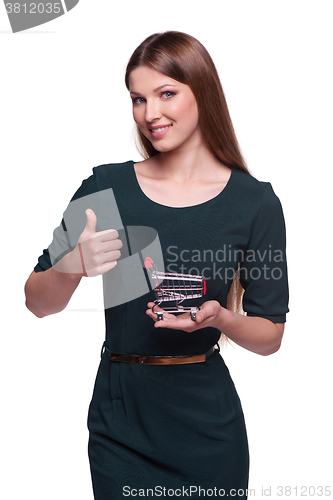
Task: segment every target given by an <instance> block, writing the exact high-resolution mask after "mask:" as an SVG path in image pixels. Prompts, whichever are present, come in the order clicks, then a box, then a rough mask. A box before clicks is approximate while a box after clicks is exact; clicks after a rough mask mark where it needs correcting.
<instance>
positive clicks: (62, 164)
mask: <svg viewBox="0 0 333 500" xmlns="http://www.w3.org/2000/svg"><path fill="white" fill-rule="evenodd" d="M169 29H172V30H179V31H185V32H187V33H190V34H191V35H193V36H195V37H196V38H198V39H199V40H200V41H201V42H202V43H203V44H204V45H205V46H206V48H207V49H208V51H209V52H210V53H211V55H212V57H213V59H214V61H215V63H216V66H217V69H218V71H219V74H220V77H221V80H222V84H223V87H224V91H225V94H226V98H227V101H228V104H229V108H230V113H231V116H232V119H233V123H234V126H235V129H236V133H237V136H238V139H239V142H240V145H241V148H242V151H243V153H244V156H245V158H246V160H247V163H248V166H249V168H250V170H251V172H252V174H253V175H254V176H255V177H257V178H258V179H259V180H263V181H267V180H268V181H270V182H271V183H272V185H273V188H274V190H275V192H276V194H277V195H278V196H279V198H280V200H281V202H282V205H283V208H284V213H285V218H286V223H287V239H288V241H287V243H288V263H289V278H290V310H291V312H290V313H289V315H288V319H287V324H286V330H285V336H284V340H283V345H282V347H281V349H280V351H279V352H278V353H276V354H274V355H272V356H268V357H261V356H258V355H255V354H252V353H250V352H247V351H245V350H243V349H241V348H239V347H230V346H229V347H227V348H226V350H225V351H224V353H223V355H224V357H225V360H226V363H227V365H228V366H229V369H230V371H231V374H232V377H233V379H234V382H235V384H236V387H237V389H238V392H239V395H240V398H241V400H242V404H243V409H244V413H245V418H246V423H247V429H248V437H249V444H250V453H251V469H250V485H249V486H250V488H254V489H255V491H256V497H262V496H263V495H262V492H261V488H262V487H264V488H266V489H267V488H269V487H271V488H272V489H271V496H272V497H273V498H278V490H277V486H279V485H280V486H283V487H287V486H290V487H292V488H293V490H292V492H293V494H292V495H290V496H287V494H284V495H283V496H282V498H298V497H299V496H300V495H301V492H303V493H304V495H303V496H306V497H308V496H311V495H312V496H313V491H312V490H309V488H310V487H311V486H314V487H318V486H330V485H332V460H331V448H332V433H331V422H332V405H331V401H330V400H331V394H332V370H331V364H332V363H331V358H332V326H331V317H330V311H331V308H332V306H331V297H330V295H331V288H330V287H329V285H330V283H331V272H332V269H331V267H332V266H331V260H332V235H331V231H332V222H331V205H332V204H331V181H332V175H331V170H332V167H333V164H332V111H333V109H332V88H333V81H332V69H331V66H332V43H333V40H332V38H333V37H332V3H331V2H329V1H322V0H319V1H316V2H309V1H295V0H289V1H281V0H280V1H257V0H251V1H244V0H238V1H237V2H232V1H230V0H227V1H225V0H219V1H212V0H205V2H202V3H200V4H199V3H198V2H193V1H187V0H184V1H182V0H180V1H178V2H170V1H169V2H156V1H154V2H150V1H149V2H148V1H144V0H141V1H140V2H138V1H133V0H127V1H126V2H120V1H118V2H111V1H110V0H93V1H87V0H81V1H80V3H79V4H78V5H77V6H76V7H75V8H74V9H73V10H72V11H70V12H69V13H68V14H66V15H64V16H62V17H60V18H58V19H56V20H54V21H52V22H49V23H48V24H45V25H42V26H39V27H36V28H33V29H31V30H27V31H25V32H21V33H16V34H12V33H11V28H10V25H9V21H8V18H7V16H6V12H5V8H4V7H3V6H2V5H0V51H1V81H0V89H1V97H0V98H1V149H0V156H1V201H2V203H1V205H2V209H1V226H2V231H1V262H2V270H1V284H2V286H1V317H2V321H1V323H2V326H1V351H0V352H1V407H2V410H1V427H0V432H1V447H0V450H1V455H2V458H1V460H2V465H1V475H2V480H1V485H0V496H1V498H3V499H5V500H12V499H15V500H16V499H19V498H20V499H24V498H33V499H34V500H46V499H47V500H53V499H54V500H59V499H62V500H73V499H80V500H92V498H93V495H92V488H91V481H90V471H89V463H88V457H87V440H88V432H87V428H86V417H87V411H88V405H89V402H90V398H91V394H92V389H93V384H94V379H95V374H96V370H97V367H98V363H99V352H100V347H101V344H102V342H103V339H104V317H103V312H101V311H100V310H99V309H100V305H101V290H100V289H99V285H100V282H99V278H96V279H95V280H94V279H86V280H83V281H84V282H83V283H82V284H81V285H80V289H79V290H78V291H77V293H76V295H75V296H74V297H73V299H72V301H71V302H70V304H69V306H68V308H67V310H66V311H64V312H62V313H61V314H58V315H54V316H50V317H46V318H43V319H37V318H36V317H34V316H33V315H32V314H31V313H30V312H29V311H28V310H27V309H26V308H25V305H24V291H23V288H24V283H25V281H26V279H27V278H28V276H29V274H30V272H31V271H32V269H33V267H34V265H35V264H36V261H37V257H38V256H39V255H40V253H41V251H42V249H43V248H46V247H47V246H48V244H49V243H50V241H51V238H52V231H53V229H54V227H56V226H57V225H58V224H59V222H60V220H61V216H62V212H63V210H64V209H65V208H66V206H67V204H68V202H69V199H70V198H71V196H72V195H73V193H74V192H75V191H76V189H77V188H78V187H79V185H80V184H81V181H82V180H83V179H84V178H86V177H88V176H89V175H90V174H91V169H92V167H94V166H96V165H100V164H102V163H110V162H118V161H119V162H121V161H126V160H129V159H133V160H136V161H138V160H139V159H140V157H139V155H138V153H137V152H136V150H135V147H134V144H133V141H132V138H131V135H132V117H131V102H130V99H129V97H128V95H127V90H126V88H125V85H124V83H123V75H124V70H125V67H126V63H127V61H128V58H129V57H130V55H131V53H132V51H133V50H134V49H135V47H136V46H137V45H138V44H139V43H140V42H141V41H142V40H143V39H144V38H146V37H147V36H148V35H150V34H152V33H155V32H159V31H165V30H169ZM89 308H90V309H93V310H90V311H88V310H87V309H89ZM131 486H133V487H135V485H131ZM302 486H305V487H306V488H308V489H307V490H306V489H304V490H301V487H302ZM296 487H297V488H298V492H297V493H298V495H297V496H296V489H295V488H296ZM317 491H318V490H317ZM331 491H332V493H331V494H332V495H333V488H332V489H331ZM268 493H269V491H266V496H267V495H268ZM285 493H286V492H285ZM252 496H254V495H252ZM319 496H320V494H318V495H317V497H319Z"/></svg>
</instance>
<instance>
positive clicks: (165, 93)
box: [162, 91, 175, 99]
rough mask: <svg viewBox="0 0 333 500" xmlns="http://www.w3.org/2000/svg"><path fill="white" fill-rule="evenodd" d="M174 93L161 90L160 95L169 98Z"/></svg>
mask: <svg viewBox="0 0 333 500" xmlns="http://www.w3.org/2000/svg"><path fill="white" fill-rule="evenodd" d="M174 95H175V93H174V92H169V91H167V92H163V94H162V96H164V97H165V98H166V99H170V97H173V96H174Z"/></svg>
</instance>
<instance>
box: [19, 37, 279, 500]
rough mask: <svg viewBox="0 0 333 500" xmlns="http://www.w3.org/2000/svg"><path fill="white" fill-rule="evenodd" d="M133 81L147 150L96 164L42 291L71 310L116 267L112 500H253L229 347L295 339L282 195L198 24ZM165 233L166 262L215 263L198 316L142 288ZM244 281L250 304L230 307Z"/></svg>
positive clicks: (103, 368) (142, 54)
mask: <svg viewBox="0 0 333 500" xmlns="http://www.w3.org/2000/svg"><path fill="white" fill-rule="evenodd" d="M126 85H127V88H128V90H129V92H130V96H131V99H132V101H133V116H134V120H135V122H136V124H137V128H138V134H139V141H140V147H141V150H142V154H143V156H144V158H145V159H144V161H142V162H140V163H133V162H132V161H128V162H125V163H123V164H107V165H101V166H99V167H97V168H94V169H93V175H92V176H91V177H89V178H88V179H87V180H85V181H84V182H83V183H82V185H81V187H80V188H79V190H78V191H77V192H76V193H75V195H74V197H73V199H72V202H71V204H70V206H69V207H68V209H67V210H66V212H65V215H64V219H63V221H62V224H61V226H59V228H58V229H57V230H56V231H55V233H54V239H53V242H52V244H51V245H50V247H49V250H44V253H43V255H42V256H41V257H40V258H39V262H38V264H37V266H36V267H35V269H34V272H33V273H32V274H31V276H30V277H29V279H28V281H27V284H26V304H27V307H28V308H29V309H30V310H31V311H32V312H34V314H35V315H36V316H38V317H42V316H45V315H47V314H53V313H56V312H59V311H61V310H62V309H64V307H65V306H66V305H67V303H68V301H69V299H70V297H71V296H72V294H73V292H74V290H75V289H76V287H77V286H78V284H79V282H80V280H81V278H82V277H83V276H96V275H100V274H103V281H104V293H105V297H106V298H105V317H106V340H105V343H104V346H103V350H102V356H101V363H100V366H99V370H98V373H97V378H96V382H95V387H94V393H93V397H92V401H91V404H90V408H89V416H88V427H89V431H90V437H89V459H90V465H91V473H92V481H93V489H94V495H95V498H96V499H97V500H107V499H111V498H115V499H116V498H123V496H130V495H138V496H144V495H146V496H148V495H150V496H154V495H156V496H161V495H164V496H172V495H174V496H183V497H186V496H191V497H192V498H197V497H198V498H199V497H201V496H203V494H204V491H205V493H206V495H211V496H222V495H224V496H232V497H233V498H242V499H244V498H246V488H247V484H248V467H249V460H248V446H247V437H246V428H245V423H244V417H243V412H242V407H241V403H240V400H239V398H238V395H237V392H236V389H235V387H234V384H233V382H232V380H231V378H230V375H229V371H228V369H227V367H226V365H225V363H224V361H223V359H222V357H221V355H220V354H219V349H217V348H216V347H214V346H217V343H218V341H219V339H220V337H221V332H223V334H222V335H223V336H225V337H226V338H229V339H231V340H232V341H233V342H236V343H237V344H238V345H240V346H242V347H244V348H245V349H248V350H250V351H252V352H255V353H258V354H261V355H269V354H271V353H274V352H275V351H277V350H278V349H279V347H280V344H281V339H282V335H283V330H284V322H285V320H286V312H288V304H287V303H288V284H287V270H286V258H285V227H284V219H283V214H282V209H281V205H280V202H279V200H278V198H277V197H276V195H275V194H274V192H273V190H272V188H271V185H270V184H269V183H262V182H259V181H257V180H256V179H254V178H253V177H252V176H251V175H250V174H249V173H248V170H247V168H246V166H245V164H244V161H243V159H242V156H241V153H240V151H239V147H238V144H237V140H236V137H235V133H234V130H233V127H232V123H231V120H230V116H229V113H228V108H227V105H226V102H225V98H224V95H223V91H222V87H221V84H220V81H219V78H218V75H217V72H216V69H215V66H214V64H213V62H212V60H211V58H210V56H209V54H208V53H207V51H206V50H205V48H204V47H203V46H202V45H201V44H200V43H199V42H198V41H197V40H196V39H194V38H193V37H191V36H189V35H187V34H184V33H180V32H172V31H170V32H166V33H162V34H155V35H152V36H150V37H149V38H147V39H146V40H145V41H144V42H143V43H142V44H141V45H140V46H139V47H138V48H137V49H136V50H135V52H134V53H133V55H132V57H131V59H130V61H129V63H128V66H127V71H126ZM96 194H97V198H98V201H97V202H96ZM101 197H103V200H104V201H103V202H101V199H102V198H101ZM111 204H113V205H112V207H113V208H112V210H111V209H110V206H111ZM73 207H74V208H73ZM115 207H116V209H115V210H113V209H114V208H115ZM73 211H74V212H75V214H76V215H75V217H74V219H73V218H72V219H71V214H72V212H73ZM111 212H112V213H113V214H115V215H114V216H112V218H111V219H112V222H110V224H109V223H107V224H106V223H104V224H100V225H99V226H98V224H99V221H100V220H101V219H102V218H103V216H104V215H105V214H106V213H108V214H109V213H111ZM78 214H80V215H78ZM82 214H83V216H84V217H83V218H82ZM119 216H120V217H119ZM117 217H118V218H117ZM73 220H74V223H71V222H70V221H72V222H73ZM69 226H72V227H73V228H74V229H72V234H70V233H71V231H70V229H69ZM111 228H112V229H111ZM133 228H134V229H133ZM135 228H139V229H138V230H137V231H136V232H135ZM145 228H146V229H145ZM147 228H148V229H147ZM101 229H103V230H102V231H101ZM149 230H151V231H152V233H149ZM143 233H144V236H142V234H143ZM156 235H157V236H156ZM155 236H156V237H155ZM140 238H141V240H140ZM153 243H154V244H153ZM154 245H155V246H154ZM159 248H160V250H161V252H162V264H163V265H164V270H165V271H166V272H168V271H169V272H182V273H185V274H197V275H201V276H203V277H205V278H206V284H207V291H206V295H205V296H203V297H202V298H201V299H193V305H200V310H199V311H198V312H197V314H196V315H195V318H194V319H192V318H191V316H190V314H189V313H183V314H181V315H174V314H171V313H167V312H165V313H164V314H163V321H158V316H157V313H158V312H160V311H161V308H159V307H156V306H155V307H154V302H153V300H154V297H155V296H154V292H153V290H152V289H151V290H150V291H148V292H147V293H143V291H142V290H143V288H142V289H141V288H140V286H141V285H140V286H138V287H137V288H136V289H135V291H133V290H134V288H135V287H136V285H137V283H139V282H140V283H141V281H140V279H141V278H140V276H139V275H140V272H141V273H144V272H145V271H143V267H144V266H143V258H144V257H147V255H148V253H147V252H150V251H151V252H153V254H154V260H155V261H156V259H157V260H158V259H159V255H158V252H159ZM147 249H148V250H147ZM124 253H125V254H126V258H124ZM130 256H131V257H130ZM151 256H152V255H151ZM155 256H156V259H155ZM130 258H132V261H130V260H129V259H130ZM133 262H135V265H134V264H133ZM138 263H139V265H138ZM116 264H117V265H116ZM132 264H133V265H132ZM121 266H123V267H121ZM129 268H130V270H131V272H127V270H128V269H129ZM133 269H134V270H135V271H134V272H133ZM194 269H195V272H193V271H194ZM116 270H117V272H118V274H117V272H116ZM128 276H130V278H129V281H128V282H127V283H130V286H129V287H128V289H127V292H126V293H125V292H124V290H125V289H126V279H127V278H128ZM146 278H147V276H146ZM148 282H149V280H148ZM239 283H240V284H241V285H242V287H243V288H244V290H245V292H244V295H243V302H242V304H243V308H244V311H245V312H246V313H247V315H246V316H245V315H243V314H239V313H238V312H235V311H233V310H231V309H230V305H229V308H227V303H228V304H232V303H234V304H235V300H234V298H235V297H236V295H237V286H238V284H239ZM110 290H111V292H110ZM235 290H236V291H235ZM131 293H132V295H131ZM235 294H236V295H235ZM120 296H121V298H119V297H120ZM236 298H237V297H236ZM238 298H239V294H238ZM189 302H191V301H189ZM236 302H237V300H236ZM147 303H148V308H147ZM161 305H162V304H161ZM238 305H239V300H238ZM145 312H146V313H147V314H145ZM139 365H140V366H139ZM156 365H158V366H156ZM163 488H164V489H163ZM200 488H201V490H200ZM208 490H210V491H208Z"/></svg>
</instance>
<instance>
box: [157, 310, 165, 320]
mask: <svg viewBox="0 0 333 500" xmlns="http://www.w3.org/2000/svg"><path fill="white" fill-rule="evenodd" d="M156 314H157V321H163V311H156Z"/></svg>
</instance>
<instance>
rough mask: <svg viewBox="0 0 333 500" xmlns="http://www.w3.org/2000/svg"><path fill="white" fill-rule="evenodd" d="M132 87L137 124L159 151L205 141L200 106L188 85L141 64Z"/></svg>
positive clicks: (134, 115) (186, 146) (132, 78)
mask: <svg viewBox="0 0 333 500" xmlns="http://www.w3.org/2000/svg"><path fill="white" fill-rule="evenodd" d="M129 88H130V95H131V99H132V102H133V117H134V120H135V123H136V124H137V125H138V127H139V129H140V130H141V132H142V133H143V134H144V135H145V136H146V137H147V139H149V141H150V142H151V143H152V145H153V146H154V148H155V149H156V150H157V151H160V152H167V151H174V150H176V149H178V148H182V150H183V149H184V148H191V147H193V146H195V145H198V144H201V143H202V137H201V132H200V127H199V113H198V106H197V102H196V100H195V97H194V95H193V92H192V90H191V89H190V87H189V86H188V85H184V84H183V83H180V82H178V81H177V80H173V79H172V78H169V77H168V76H165V75H163V74H162V73H159V72H158V71H155V70H153V69H151V68H148V67H147V66H140V67H138V68H136V69H134V70H133V71H132V72H131V74H130V76H129Z"/></svg>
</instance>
